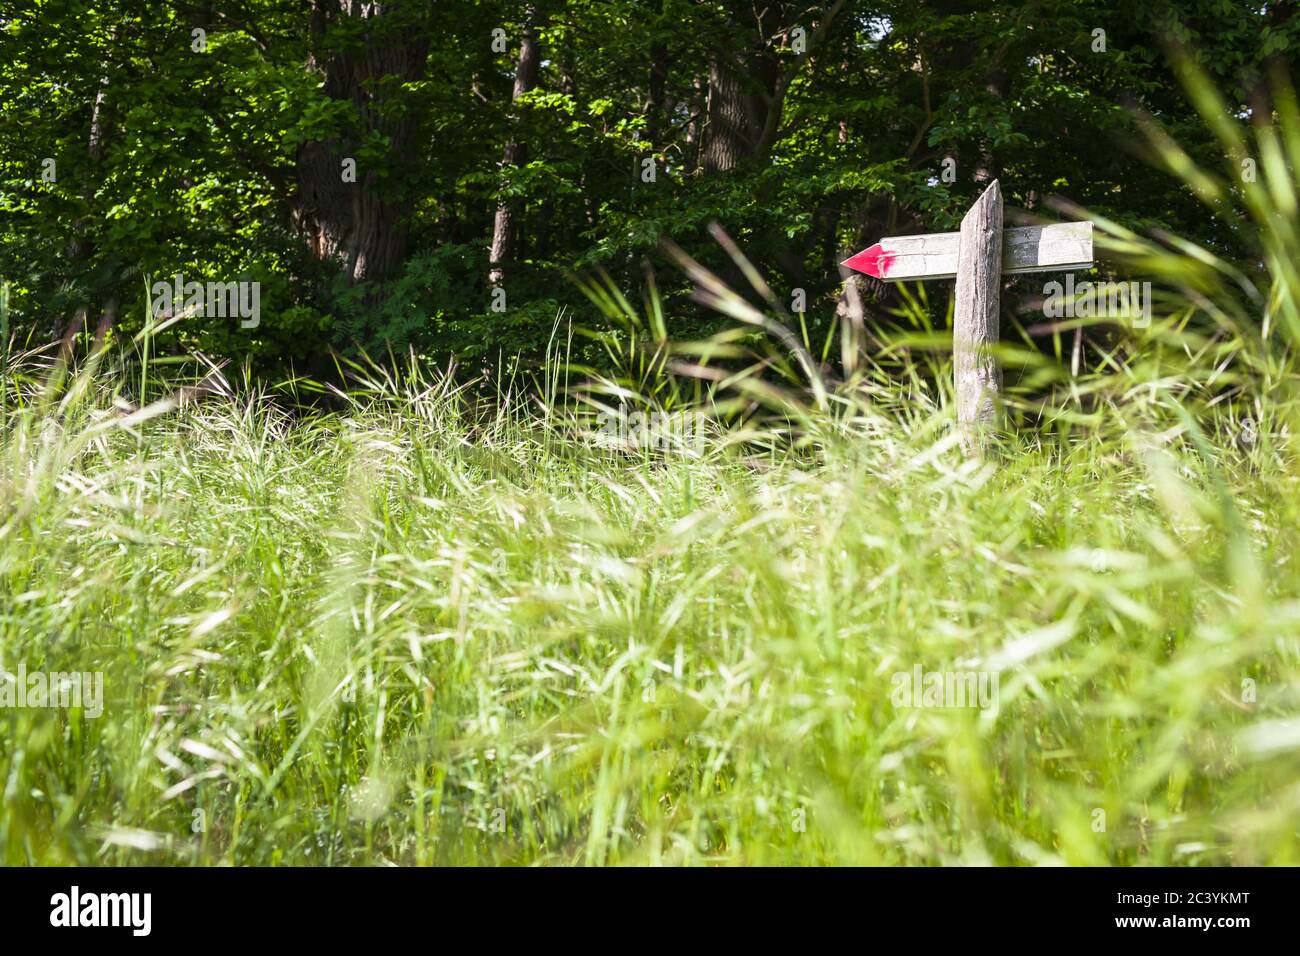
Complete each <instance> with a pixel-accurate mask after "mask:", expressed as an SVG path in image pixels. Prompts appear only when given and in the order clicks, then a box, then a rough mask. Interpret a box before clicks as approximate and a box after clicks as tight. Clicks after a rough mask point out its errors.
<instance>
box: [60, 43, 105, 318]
mask: <svg viewBox="0 0 1300 956" xmlns="http://www.w3.org/2000/svg"><path fill="white" fill-rule="evenodd" d="M108 38H109V41H110V42H112V41H114V40H116V39H117V27H113V28H112V29H111V30H110V31H109V35H108ZM109 128H110V127H109V118H108V76H107V75H105V76H103V77H101V78H100V81H99V89H98V90H97V91H96V92H95V102H94V103H93V104H92V105H91V107H90V135H89V136H88V137H87V138H86V154H87V155H88V156H89V157H90V171H89V173H88V175H89V176H95V175H97V174H98V169H99V165H100V163H102V162H103V160H104V149H105V147H106V146H107V144H108V133H109ZM94 195H95V187H94V186H93V185H92V184H91V182H90V181H89V180H87V181H86V182H84V183H83V184H82V186H81V198H82V199H84V200H85V201H86V205H87V206H89V205H90V204H91V201H92V200H93V198H94ZM72 232H73V238H72V241H71V242H69V243H68V260H69V261H70V262H73V263H83V262H85V261H86V260H88V259H89V258H90V256H91V253H93V252H94V244H93V243H92V242H91V240H90V237H89V236H88V235H87V234H86V227H85V221H84V220H82V219H77V220H76V221H74V222H73V224H72ZM88 308H89V303H86V302H83V303H82V304H81V305H79V306H77V307H76V308H75V309H74V310H73V314H72V319H71V322H66V321H64V317H63V316H62V315H56V316H55V317H54V324H53V326H52V327H51V329H50V338H51V339H52V340H53V341H56V342H57V341H59V340H60V339H67V338H68V337H69V336H72V335H76V334H77V333H78V332H80V331H81V330H82V329H83V328H85V326H86V314H87V310H88Z"/></svg>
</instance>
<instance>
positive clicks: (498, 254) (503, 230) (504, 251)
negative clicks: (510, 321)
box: [488, 23, 542, 286]
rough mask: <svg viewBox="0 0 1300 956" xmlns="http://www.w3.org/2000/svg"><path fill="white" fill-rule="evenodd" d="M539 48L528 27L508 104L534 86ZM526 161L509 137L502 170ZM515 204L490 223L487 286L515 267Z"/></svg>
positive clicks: (524, 150)
mask: <svg viewBox="0 0 1300 956" xmlns="http://www.w3.org/2000/svg"><path fill="white" fill-rule="evenodd" d="M541 59H542V57H541V47H540V45H539V44H538V42H537V30H536V28H535V27H534V26H533V25H532V24H531V23H530V24H529V25H528V26H526V27H525V28H524V35H523V40H522V41H521V42H520V44H519V65H518V67H517V68H516V69H515V85H514V90H513V92H512V94H511V102H512V103H518V102H519V99H520V97H522V96H523V95H524V94H525V93H528V92H530V91H531V90H532V89H533V88H534V87H536V86H537V70H538V67H539V66H540V65H541ZM527 160H528V147H527V145H526V144H525V143H524V142H523V141H522V140H521V139H519V138H518V137H517V136H512V137H511V138H510V139H509V140H508V141H507V142H506V146H505V149H504V150H503V151H502V154H501V165H502V166H522V165H523V164H524V163H525V162H527ZM518 216H519V208H518V203H517V202H516V201H514V200H512V199H502V200H501V201H500V202H499V203H497V211H496V216H495V218H494V219H493V221H492V248H491V251H490V252H489V254H488V284H489V285H493V286H499V285H501V284H503V283H504V282H505V281H506V275H507V273H508V272H509V271H510V268H511V266H512V265H513V264H514V261H515V256H516V254H517V251H518V250H517V245H518V231H519V227H518V222H517V220H518Z"/></svg>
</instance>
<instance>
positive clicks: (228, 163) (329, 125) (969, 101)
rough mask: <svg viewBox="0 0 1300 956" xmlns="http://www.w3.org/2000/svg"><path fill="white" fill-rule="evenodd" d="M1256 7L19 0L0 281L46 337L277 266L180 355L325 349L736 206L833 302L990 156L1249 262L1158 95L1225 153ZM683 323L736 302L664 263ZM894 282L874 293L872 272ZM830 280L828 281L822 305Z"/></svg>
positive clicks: (648, 248) (513, 289)
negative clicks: (1181, 81)
mask: <svg viewBox="0 0 1300 956" xmlns="http://www.w3.org/2000/svg"><path fill="white" fill-rule="evenodd" d="M1293 10H1294V4H1293V3H1291V2H1269V3H1264V4H1242V3H1234V2H1231V0H1179V2H1170V0H1151V2H1146V3H1142V4H1133V3H1121V2H1118V0H1040V2H1025V3H1018V4H1006V3H1000V2H979V0H820V2H785V0H764V2H762V3H759V2H752V3H751V2H740V0H735V2H718V0H633V2H629V0H569V2H558V0H536V2H533V3H524V4H517V5H506V4H484V3H479V2H472V0H438V2H432V0H429V2H416V0H405V2H403V0H391V2H361V0H311V2H289V0H211V2H194V3H186V2H179V0H176V2H166V3H160V2H157V0H98V2H96V3H93V4H92V3H88V2H84V0H9V2H7V3H6V4H5V5H4V6H3V7H0V46H2V47H3V55H0V211H2V212H3V218H2V219H0V278H3V279H4V280H5V281H6V282H7V283H8V284H9V289H10V298H9V302H10V310H9V311H10V315H9V324H10V326H11V330H12V331H14V332H16V333H17V334H19V335H20V336H25V337H27V338H28V339H30V340H32V341H43V340H49V339H52V338H58V337H60V336H63V335H65V334H67V333H68V331H69V330H70V329H73V330H75V329H78V328H81V327H83V326H84V327H88V328H93V327H94V326H95V324H96V323H97V322H99V321H101V319H102V318H103V317H104V316H108V317H109V319H110V320H111V321H113V322H114V323H115V324H116V325H115V327H116V329H117V330H118V331H119V332H120V331H124V330H125V331H129V330H131V329H132V328H137V327H138V326H139V324H140V323H141V322H142V321H144V315H145V304H146V299H147V289H148V285H147V283H148V282H151V281H154V280H157V279H163V280H170V278H171V277H172V276H174V275H177V274H179V275H183V276H185V277H186V278H187V279H189V278H194V279H200V280H220V281H234V280H241V279H242V280H250V281H257V282H259V283H261V313H262V319H261V321H260V323H258V324H257V326H256V327H254V328H243V327H241V325H240V323H238V322H235V321H231V320H229V319H226V318H218V317H211V316H209V317H197V318H191V319H188V320H186V321H185V322H181V323H177V324H176V325H175V326H173V327H171V328H169V329H168V330H167V332H166V333H165V334H166V336H168V337H170V339H171V341H172V343H173V344H174V346H175V347H176V348H177V349H178V350H181V349H203V350H205V351H208V352H210V353H214V354H219V355H225V356H232V357H238V358H241V359H249V360H251V361H252V362H253V363H254V364H255V365H257V366H259V367H262V368H283V367H288V366H292V367H295V368H301V369H305V370H312V369H319V368H320V367H321V363H322V361H323V358H324V357H325V356H326V355H327V354H328V353H329V351H330V350H331V349H338V350H345V351H346V350H348V349H358V348H364V349H367V350H371V351H374V350H380V349H386V348H393V349H396V350H405V349H407V348H414V349H416V350H417V351H418V352H420V353H421V354H424V355H428V356H441V355H446V354H448V353H454V354H457V355H460V356H463V357H477V356H482V357H491V356H494V355H497V354H501V353H507V354H513V353H517V352H521V351H522V352H528V351H530V350H537V349H540V348H542V347H543V346H544V344H545V341H546V338H547V336H548V334H549V332H550V329H551V327H552V325H553V322H554V319H555V315H556V312H557V310H558V309H559V308H560V307H563V306H566V305H572V304H574V303H577V302H580V301H581V296H580V295H579V294H578V293H577V290H576V289H575V287H574V285H573V283H572V281H571V277H572V275H573V273H575V272H582V271H583V270H591V269H596V268H602V269H604V270H606V271H608V272H609V273H610V274H611V276H612V277H613V278H614V281H616V282H618V283H620V284H622V285H624V286H625V287H629V288H630V287H633V286H635V285H637V284H639V283H640V282H641V281H642V280H641V275H642V268H643V262H644V261H645V260H647V259H648V260H650V261H651V262H655V261H657V259H656V244H657V242H658V241H659V239H660V237H661V236H668V237H671V238H672V239H673V240H674V241H675V242H676V243H678V244H679V245H680V246H682V247H683V248H684V249H686V250H687V251H688V252H690V253H691V254H692V255H694V256H696V257H697V258H699V259H701V261H704V262H706V263H709V262H712V263H719V262H720V260H721V256H720V254H719V253H718V251H717V250H716V247H715V246H714V245H713V243H712V240H711V239H710V238H709V236H708V232H707V229H706V227H707V225H708V224H709V223H710V222H712V221H717V222H719V223H721V224H722V226H723V227H724V228H725V229H726V230H727V231H728V232H729V233H730V234H731V235H732V236H733V237H734V238H735V239H736V240H737V242H738V243H739V244H740V245H741V247H742V248H743V249H744V250H745V252H746V254H747V255H748V256H750V258H751V259H753V260H754V261H755V262H756V263H758V264H759V266H760V268H762V269H763V270H764V272H765V273H766V274H767V275H769V276H770V277H771V279H772V281H773V284H774V285H776V286H782V287H783V289H782V291H783V292H785V293H789V292H790V291H791V290H793V289H802V290H804V291H805V294H806V299H807V302H808V311H809V321H810V322H814V321H815V322H821V323H823V324H824V323H828V322H830V321H833V319H834V312H835V310H834V305H833V303H834V299H835V297H836V295H837V294H838V292H839V289H840V285H841V281H842V280H841V276H840V273H839V271H838V268H837V264H838V262H839V261H840V259H842V258H843V255H844V254H845V253H846V252H847V251H851V250H854V249H856V248H861V246H862V245H864V244H867V243H869V242H871V241H873V240H874V239H876V238H878V237H879V236H881V235H886V234H900V233H906V232H928V231H938V230H942V229H950V228H955V225H956V223H957V222H958V221H959V219H960V217H961V214H962V212H963V211H964V210H965V209H966V208H967V207H968V206H969V205H970V202H971V201H972V199H973V198H974V197H975V196H976V195H977V194H978V192H979V191H980V189H981V188H982V187H981V184H982V183H984V182H986V181H988V180H990V179H992V178H998V179H1000V181H1001V183H1002V189H1003V192H1004V194H1005V196H1006V200H1007V203H1008V207H1009V208H1013V209H1018V210H1020V211H1022V212H1024V213H1026V214H1035V213H1038V212H1042V211H1043V209H1042V206H1043V202H1044V200H1045V199H1046V197H1048V196H1050V195H1053V194H1061V195H1065V196H1068V197H1069V198H1070V199H1072V200H1074V201H1076V202H1078V203H1081V204H1083V205H1085V206H1087V207H1088V208H1090V209H1095V210H1097V211H1099V212H1101V213H1103V214H1105V215H1108V216H1112V217H1114V218H1116V219H1117V220H1119V221H1122V222H1125V223H1128V224H1131V225H1134V226H1142V227H1151V226H1159V227H1161V228H1164V229H1168V230H1169V231H1171V232H1175V233H1178V234H1181V235H1186V236H1188V237H1189V238H1192V239H1194V240H1196V241H1198V242H1201V243H1205V244H1207V245H1209V246H1211V247H1213V248H1216V249H1217V250H1218V251H1220V252H1223V253H1225V254H1228V255H1231V254H1232V253H1233V251H1234V250H1233V249H1232V246H1231V244H1232V241H1233V239H1232V235H1231V233H1230V231H1227V230H1224V229H1222V227H1221V226H1218V225H1216V223H1215V222H1214V221H1213V220H1212V219H1211V218H1210V217H1209V216H1208V215H1207V213H1206V211H1205V210H1204V208H1203V207H1202V206H1201V205H1200V204H1199V203H1198V202H1197V200H1196V198H1195V196H1194V195H1193V194H1192V193H1191V192H1190V191H1189V190H1188V189H1187V188H1186V187H1184V186H1181V185H1180V184H1179V183H1178V182H1177V181H1176V180H1174V179H1171V178H1170V177H1168V176H1166V175H1165V174H1163V173H1162V172H1160V171H1159V170H1157V169H1155V168H1153V166H1152V165H1151V164H1150V163H1149V162H1148V159H1147V157H1146V156H1144V155H1143V151H1142V149H1141V148H1140V137H1139V136H1138V135H1137V133H1136V131H1135V126H1134V116H1135V115H1140V114H1146V115H1149V116H1150V117H1152V118H1154V119H1155V120H1156V121H1157V122H1158V123H1159V124H1161V125H1162V126H1163V127H1165V128H1166V129H1167V130H1168V131H1169V132H1170V133H1171V135H1173V136H1174V137H1175V138H1176V139H1177V140H1178V141H1179V142H1180V143H1181V144H1182V146H1183V148H1184V149H1185V150H1187V152H1188V153H1189V154H1191V155H1192V156H1193V157H1194V158H1197V159H1199V160H1202V161H1204V162H1206V163H1207V164H1209V165H1219V166H1222V165H1223V158H1222V157H1221V156H1216V151H1217V147H1216V146H1215V144H1214V140H1213V138H1212V136H1211V135H1210V133H1209V132H1208V131H1207V130H1205V129H1204V128H1203V126H1202V124H1201V123H1200V122H1199V121H1198V120H1197V119H1196V117H1195V113H1194V111H1193V110H1192V108H1191V107H1190V105H1189V104H1188V103H1187V101H1186V98H1185V97H1184V95H1183V93H1182V91H1181V89H1180V88H1179V87H1178V84H1177V82H1176V80H1175V79H1174V76H1173V73H1172V72H1171V71H1170V70H1169V67H1168V64H1167V61H1166V50H1165V47H1167V46H1168V45H1169V44H1175V43H1176V44H1179V45H1180V46H1182V47H1185V48H1187V49H1189V50H1192V51H1194V53H1195V55H1196V56H1197V57H1198V58H1199V59H1200V61H1201V62H1202V64H1203V65H1204V67H1205V68H1206V70H1207V71H1208V72H1209V73H1210V75H1211V76H1212V78H1213V79H1214V80H1216V81H1217V82H1218V83H1219V85H1220V86H1221V87H1222V88H1223V89H1224V90H1225V93H1226V95H1227V97H1228V99H1229V101H1230V102H1231V103H1233V104H1235V105H1236V106H1237V107H1238V108H1239V109H1240V110H1242V111H1243V113H1244V112H1246V111H1248V110H1249V108H1250V105H1251V97H1252V95H1253V91H1254V89H1255V86H1256V84H1257V83H1258V82H1259V79H1260V76H1261V73H1262V70H1263V67H1264V65H1265V63H1266V62H1267V61H1268V60H1269V58H1271V57H1283V58H1285V57H1287V56H1290V55H1291V51H1292V50H1293V49H1294V48H1295V46H1296V42H1297V39H1298V38H1300V36H1298V35H1300V25H1298V23H1297V20H1296V19H1295V18H1294V17H1293V16H1292V15H1291V14H1292V12H1293ZM659 285H660V288H661V289H662V290H663V292H664V295H665V299H666V301H667V302H668V303H670V305H671V306H672V308H671V309H670V315H671V317H672V322H673V323H674V328H673V329H672V332H673V334H674V335H678V336H686V335H690V334H692V333H694V332H697V331H700V330H702V329H704V328H705V327H706V326H707V324H708V323H709V322H710V321H711V320H710V319H709V317H708V316H707V315H705V314H703V313H702V312H700V311H699V310H698V309H697V308H696V307H695V306H694V305H693V304H691V303H689V302H688V301H687V299H686V295H687V291H688V290H687V288H686V284H685V283H684V282H683V281H681V280H679V279H676V278H674V277H672V276H661V277H660V283H659ZM874 292H875V295H876V297H877V298H879V297H880V296H882V295H885V294H886V293H884V292H883V291H882V290H879V289H876V290H874ZM821 306H824V307H821Z"/></svg>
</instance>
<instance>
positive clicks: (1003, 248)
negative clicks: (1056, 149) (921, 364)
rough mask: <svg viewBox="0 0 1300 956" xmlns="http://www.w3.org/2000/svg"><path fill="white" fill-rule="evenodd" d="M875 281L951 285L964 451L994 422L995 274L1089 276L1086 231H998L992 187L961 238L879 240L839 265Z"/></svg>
mask: <svg viewBox="0 0 1300 956" xmlns="http://www.w3.org/2000/svg"><path fill="white" fill-rule="evenodd" d="M843 264H844V265H845V266H846V267H848V268H850V269H854V270H856V271H858V272H865V273H866V274H867V275H869V276H875V277H876V278H877V279H884V280H886V281H888V282H898V281H900V280H902V279H951V278H953V277H954V276H956V278H957V291H956V297H957V307H956V313H955V315H954V317H953V332H952V338H953V342H952V347H953V365H954V369H955V373H954V377H955V379H956V381H955V385H956V394H957V423H958V425H959V426H960V427H961V429H962V433H963V436H964V437H965V439H966V444H967V447H968V448H971V447H973V446H977V445H978V437H979V433H980V432H982V430H983V429H984V428H986V427H987V426H990V425H992V424H993V422H994V421H995V420H996V418H997V396H998V393H999V392H1000V391H1001V390H1002V370H1001V368H1000V367H999V365H998V362H997V358H996V356H995V355H994V354H993V347H994V346H995V345H996V344H997V342H998V312H999V310H998V288H999V285H1000V284H1001V281H1002V276H1003V274H1015V273H1022V272H1054V271H1058V270H1069V269H1090V268H1092V223H1090V222H1067V223H1062V224H1060V225H1055V226H1025V227H1023V228H1018V229H1006V230H1004V229H1003V228H1002V191H1001V189H1000V188H999V187H998V184H997V181H996V180H994V182H993V183H992V184H991V185H990V186H989V187H988V189H986V190H985V191H984V194H983V195H982V196H980V198H979V199H978V200H976V202H975V205H973V206H972V207H971V208H970V211H969V212H967V213H966V216H965V218H964V219H962V221H961V232H942V233H933V234H931V235H926V236H898V237H895V238H890V239H881V240H880V241H879V242H877V243H876V244H875V245H874V246H872V247H871V248H869V249H864V250H863V251H862V252H859V253H858V254H857V255H854V256H851V257H849V258H848V259H846V260H844V263H843Z"/></svg>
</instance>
